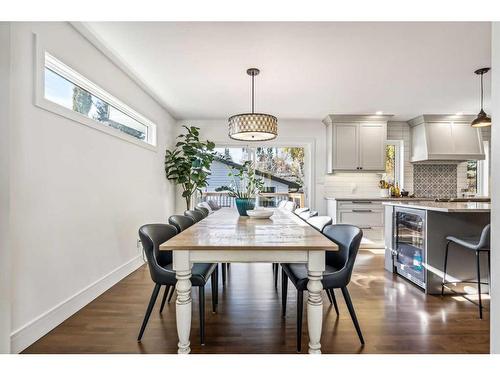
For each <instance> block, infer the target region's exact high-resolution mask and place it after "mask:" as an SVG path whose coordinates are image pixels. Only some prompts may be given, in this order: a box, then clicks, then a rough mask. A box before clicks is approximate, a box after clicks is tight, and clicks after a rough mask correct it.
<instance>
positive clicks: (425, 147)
mask: <svg viewBox="0 0 500 375" xmlns="http://www.w3.org/2000/svg"><path fill="white" fill-rule="evenodd" d="M473 119H474V116H457V115H423V116H419V117H417V118H414V119H412V120H410V121H408V124H409V125H410V134H411V158H410V160H411V161H412V162H427V161H428V162H432V161H453V162H458V161H464V160H483V159H484V158H485V155H484V147H483V137H482V134H481V130H480V129H478V128H473V127H471V126H470V123H471V121H472V120H473Z"/></svg>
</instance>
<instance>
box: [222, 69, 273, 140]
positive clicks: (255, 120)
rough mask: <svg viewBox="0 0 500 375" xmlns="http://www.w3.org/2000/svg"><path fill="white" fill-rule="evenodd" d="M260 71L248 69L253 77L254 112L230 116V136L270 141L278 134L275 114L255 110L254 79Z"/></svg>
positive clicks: (240, 138)
mask: <svg viewBox="0 0 500 375" xmlns="http://www.w3.org/2000/svg"><path fill="white" fill-rule="evenodd" d="M259 73H260V70H259V69H257V68H250V69H247V74H248V75H249V76H251V77H252V113H241V114H238V115H234V116H231V117H229V119H228V123H229V138H231V139H235V140H238V141H269V140H271V139H274V138H276V136H277V135H278V119H277V118H276V117H274V116H273V115H268V114H265V113H255V112H254V79H255V76H256V75H258V74H259Z"/></svg>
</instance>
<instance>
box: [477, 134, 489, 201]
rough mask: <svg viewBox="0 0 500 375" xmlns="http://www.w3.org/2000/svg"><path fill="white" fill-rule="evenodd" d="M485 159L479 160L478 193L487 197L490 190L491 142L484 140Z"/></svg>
mask: <svg viewBox="0 0 500 375" xmlns="http://www.w3.org/2000/svg"><path fill="white" fill-rule="evenodd" d="M483 148H484V155H485V158H484V160H478V161H477V172H476V173H477V174H476V179H477V189H476V195H479V196H483V197H487V196H489V190H490V175H489V173H490V165H489V164H490V143H489V142H488V141H483Z"/></svg>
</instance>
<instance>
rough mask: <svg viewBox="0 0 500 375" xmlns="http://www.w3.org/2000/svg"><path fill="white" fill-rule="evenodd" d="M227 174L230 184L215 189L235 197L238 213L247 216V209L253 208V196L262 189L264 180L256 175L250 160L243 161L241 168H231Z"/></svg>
mask: <svg viewBox="0 0 500 375" xmlns="http://www.w3.org/2000/svg"><path fill="white" fill-rule="evenodd" d="M228 176H229V177H231V178H232V183H231V184H230V186H225V185H224V186H220V187H218V188H216V189H215V191H223V192H227V194H228V195H229V196H230V197H233V198H235V201H236V208H237V209H238V212H239V214H240V215H241V216H248V214H247V210H253V209H254V208H255V197H256V196H257V194H258V193H259V191H261V190H262V189H263V187H264V180H263V179H261V178H259V177H257V175H256V173H255V168H254V166H253V163H252V162H251V161H245V162H244V163H243V165H242V166H241V168H238V169H236V170H235V169H231V171H230V172H229V173H228Z"/></svg>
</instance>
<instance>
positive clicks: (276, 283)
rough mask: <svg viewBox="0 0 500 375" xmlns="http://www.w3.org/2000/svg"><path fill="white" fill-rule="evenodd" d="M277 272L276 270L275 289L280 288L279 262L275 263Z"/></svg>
mask: <svg viewBox="0 0 500 375" xmlns="http://www.w3.org/2000/svg"><path fill="white" fill-rule="evenodd" d="M275 267H276V272H274V289H278V273H279V264H278V263H275Z"/></svg>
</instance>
